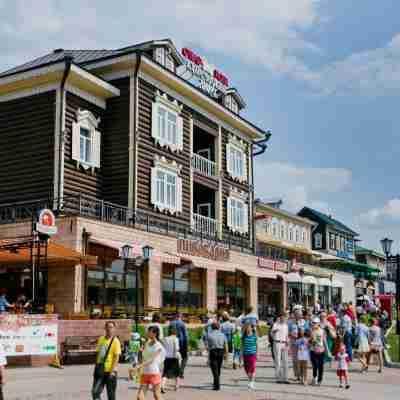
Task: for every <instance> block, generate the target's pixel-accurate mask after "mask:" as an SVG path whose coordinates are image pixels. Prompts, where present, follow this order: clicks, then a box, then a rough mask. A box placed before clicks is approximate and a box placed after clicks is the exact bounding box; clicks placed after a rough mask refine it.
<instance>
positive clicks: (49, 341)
mask: <svg viewBox="0 0 400 400" xmlns="http://www.w3.org/2000/svg"><path fill="white" fill-rule="evenodd" d="M57 334H58V321H57V317H56V316H54V315H27V314H21V315H18V314H0V342H1V344H2V346H3V349H4V352H5V354H6V356H31V355H35V356H41V355H46V356H48V355H56V354H57V340H58V339H57Z"/></svg>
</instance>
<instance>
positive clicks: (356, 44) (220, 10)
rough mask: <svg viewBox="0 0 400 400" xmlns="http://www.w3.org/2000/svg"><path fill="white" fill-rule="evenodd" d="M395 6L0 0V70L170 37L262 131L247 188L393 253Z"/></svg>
mask: <svg viewBox="0 0 400 400" xmlns="http://www.w3.org/2000/svg"><path fill="white" fill-rule="evenodd" d="M399 14H400V2H399V1H395V0H380V1H376V0H354V1H348V0H334V1H333V0H214V1H211V0H168V1H165V0H146V1H141V0H134V1H132V0H130V1H126V0H120V1H118V2H110V1H102V0H98V1H96V2H94V1H85V0H79V1H77V0H69V1H68V2H67V1H56V0H37V1H34V2H33V1H31V0H0V54H1V57H0V70H1V71H3V70H6V69H7V68H10V67H13V66H15V65H18V64H21V63H23V62H26V61H29V60H30V59H33V58H36V57H38V56H41V55H43V54H46V53H48V52H50V51H52V50H53V49H56V48H64V49H86V48H91V49H92V48H93V49H103V48H120V47H125V46H129V45H131V44H135V43H139V42H141V41H145V40H152V39H161V38H167V37H169V38H171V39H172V40H173V41H174V43H175V45H176V46H177V47H178V48H180V47H183V46H186V47H190V48H192V49H193V50H194V51H195V52H196V53H198V54H201V55H204V56H206V57H207V59H208V60H209V61H210V62H211V63H212V64H214V65H216V66H217V68H218V69H219V70H221V71H222V72H223V73H224V74H225V75H227V76H228V77H229V79H230V81H231V82H232V83H233V85H234V86H235V87H237V88H238V90H239V92H240V93H241V95H242V96H243V97H244V98H245V100H246V102H247V109H246V110H245V112H244V114H243V115H244V116H245V117H246V118H248V119H249V120H251V121H252V122H254V123H256V124H257V125H258V126H260V127H262V128H264V129H270V130H271V131H272V137H271V140H270V142H269V146H268V149H267V151H266V153H265V154H263V155H262V156H260V157H258V158H257V160H256V166H255V168H256V169H255V177H256V193H257V197H259V198H262V199H271V198H274V199H276V198H280V199H282V200H283V201H284V203H283V208H285V209H288V210H290V211H294V212H296V211H298V210H300V209H301V208H302V207H303V206H305V205H307V206H309V207H314V208H317V209H319V210H321V211H323V212H328V213H329V214H331V215H332V216H334V217H335V218H337V219H339V220H340V221H342V222H343V223H345V224H346V225H348V226H349V227H351V228H352V229H354V230H356V231H357V232H359V233H360V239H362V242H361V245H363V246H366V247H371V248H374V249H378V250H379V249H380V239H381V238H383V237H384V236H389V237H391V238H392V239H394V241H395V244H396V243H397V244H398V245H397V249H400V193H399V189H400V188H398V187H397V182H398V181H399V168H398V160H399V155H400V154H399V153H400V135H399V133H398V132H399V128H400V112H399V111H398V109H397V107H398V103H397V102H398V101H399V95H400V27H399V24H398V15H399Z"/></svg>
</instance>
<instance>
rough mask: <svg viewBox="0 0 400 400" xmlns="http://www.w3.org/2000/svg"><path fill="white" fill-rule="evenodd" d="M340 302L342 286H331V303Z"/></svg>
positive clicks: (336, 303)
mask: <svg viewBox="0 0 400 400" xmlns="http://www.w3.org/2000/svg"><path fill="white" fill-rule="evenodd" d="M341 303H342V288H339V287H333V288H332V304H333V305H338V304H341Z"/></svg>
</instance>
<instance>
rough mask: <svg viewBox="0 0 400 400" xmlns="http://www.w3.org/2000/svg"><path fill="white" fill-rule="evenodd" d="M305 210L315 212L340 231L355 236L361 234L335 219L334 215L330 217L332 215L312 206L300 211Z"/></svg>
mask: <svg viewBox="0 0 400 400" xmlns="http://www.w3.org/2000/svg"><path fill="white" fill-rule="evenodd" d="M303 210H305V211H309V212H311V213H312V214H314V215H315V216H316V217H317V218H319V219H320V220H322V221H324V222H325V223H326V224H327V225H331V226H333V227H334V228H335V229H337V230H338V231H342V232H346V233H349V234H351V235H353V236H359V234H358V233H357V232H355V231H353V230H352V229H350V228H349V227H348V226H346V225H344V224H342V223H341V222H340V221H338V220H336V219H334V218H332V217H330V216H328V215H326V214H324V213H322V212H320V211H317V210H314V209H312V208H310V207H304V208H303V209H302V210H301V211H300V213H301V212H302V211H303ZM300 213H299V214H300Z"/></svg>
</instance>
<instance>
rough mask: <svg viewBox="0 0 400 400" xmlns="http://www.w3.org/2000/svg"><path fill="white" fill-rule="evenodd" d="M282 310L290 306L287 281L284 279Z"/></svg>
mask: <svg viewBox="0 0 400 400" xmlns="http://www.w3.org/2000/svg"><path fill="white" fill-rule="evenodd" d="M282 297H283V299H282V311H285V310H286V309H287V307H288V290H287V282H286V281H285V280H283V279H282Z"/></svg>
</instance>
